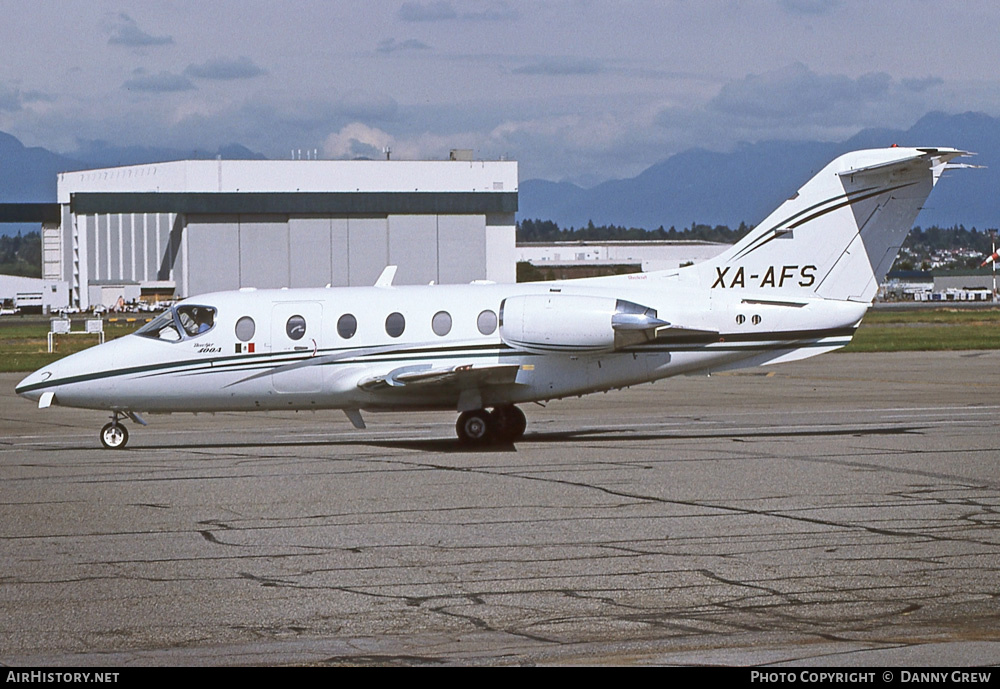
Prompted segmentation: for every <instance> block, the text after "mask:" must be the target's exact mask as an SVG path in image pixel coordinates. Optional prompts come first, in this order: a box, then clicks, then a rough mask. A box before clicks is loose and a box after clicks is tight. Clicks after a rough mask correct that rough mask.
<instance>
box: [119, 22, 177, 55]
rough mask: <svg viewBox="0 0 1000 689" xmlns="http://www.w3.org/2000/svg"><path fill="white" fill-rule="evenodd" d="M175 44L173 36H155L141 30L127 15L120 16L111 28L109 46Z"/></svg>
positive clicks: (134, 46) (137, 46)
mask: <svg viewBox="0 0 1000 689" xmlns="http://www.w3.org/2000/svg"><path fill="white" fill-rule="evenodd" d="M173 42H174V39H173V37H171V36H153V35H151V34H148V33H146V32H145V31H143V30H142V29H140V28H139V25H138V24H136V22H135V20H134V19H132V17H130V16H128V15H127V14H125V13H122V14H119V15H118V18H117V20H116V21H115V23H114V25H113V26H112V28H111V37H110V38H109V39H108V44H109V45H124V46H129V47H133V48H139V47H148V46H154V45H169V44H171V43H173Z"/></svg>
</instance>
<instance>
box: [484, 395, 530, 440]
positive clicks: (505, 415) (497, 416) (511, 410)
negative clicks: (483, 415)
mask: <svg viewBox="0 0 1000 689" xmlns="http://www.w3.org/2000/svg"><path fill="white" fill-rule="evenodd" d="M490 417H491V420H492V421H493V437H494V438H496V439H497V440H499V441H501V442H512V441H514V440H518V439H520V438H521V436H523V435H524V429H525V428H527V426H528V420H527V419H525V418H524V412H523V411H521V410H520V409H518V408H517V407H515V406H514V405H513V404H507V405H504V406H502V407H497V408H495V409H494V410H493V412H492V414H490Z"/></svg>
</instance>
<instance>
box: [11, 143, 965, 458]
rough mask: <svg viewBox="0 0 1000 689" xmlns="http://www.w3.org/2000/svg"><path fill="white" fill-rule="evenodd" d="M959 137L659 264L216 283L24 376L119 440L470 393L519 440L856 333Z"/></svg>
mask: <svg viewBox="0 0 1000 689" xmlns="http://www.w3.org/2000/svg"><path fill="white" fill-rule="evenodd" d="M963 155H968V154H967V153H965V152H963V151H959V150H956V149H951V148H897V147H893V148H886V149H877V150H867V151H856V152H854V153H848V154H846V155H843V156H840V157H839V158H837V159H836V160H834V161H833V162H832V163H830V164H829V165H827V166H826V167H825V168H823V170H822V171H820V172H819V174H817V175H816V176H815V177H813V178H812V179H811V180H809V181H808V182H807V183H806V184H805V186H803V187H802V188H801V189H799V191H798V192H797V193H796V194H795V195H793V196H792V197H791V198H790V199H788V200H787V201H785V202H784V203H783V204H781V206H780V207H779V208H778V209H777V210H776V211H774V212H773V213H772V214H771V215H769V216H768V217H767V218H766V219H765V220H764V221H763V222H762V223H760V224H759V225H757V226H756V228H755V229H754V230H752V231H751V232H750V233H749V234H748V235H747V236H746V237H744V238H743V239H742V240H741V241H740V242H738V243H737V244H735V245H734V246H733V247H731V248H730V249H728V250H726V251H724V252H723V253H722V254H720V255H719V256H717V257H716V258H713V259H711V260H708V261H705V262H703V263H700V264H697V265H693V266H687V267H683V268H678V269H676V270H665V271H659V272H651V273H638V274H631V275H621V276H613V277H601V278H588V279H580V280H564V281H558V282H544V283H521V284H471V285H427V286H392V276H393V273H394V272H395V269H394V268H392V267H389V268H387V269H386V271H385V272H384V273H383V274H382V277H381V278H379V280H378V282H377V283H376V284H375V285H374V286H372V287H339V288H329V287H328V288H319V289H282V290H252V289H242V290H239V291H233V292H219V293H214V294H206V295H203V296H198V297H192V298H190V299H185V300H183V301H181V302H179V303H178V304H177V305H175V306H174V307H172V308H171V309H169V310H168V311H166V312H164V313H163V314H161V315H160V316H158V317H157V318H156V319H154V320H153V321H151V322H150V323H148V324H146V325H145V326H144V327H142V328H141V329H139V330H138V331H136V332H135V333H134V334H132V335H128V336H126V337H122V338H119V339H117V340H114V341H112V342H108V343H106V344H103V345H99V346H96V347H93V348H91V349H87V350H85V351H82V352H79V353H77V354H73V355H72V356H68V357H66V358H64V359H61V360H59V361H56V362H55V363H53V364H50V365H48V366H46V367H44V368H42V369H40V370H39V371H36V372H35V373H32V374H31V375H29V376H28V377H27V378H25V379H24V380H23V381H21V383H20V384H19V385H18V386H17V393H18V394H19V395H22V396H24V397H27V398H29V399H31V400H34V401H37V402H38V406H39V407H41V408H44V407H49V406H52V405H62V406H67V407H84V408H89V409H102V410H105V411H108V412H110V413H111V421H110V423H108V424H107V425H106V426H104V428H103V429H102V430H101V433H100V439H101V442H102V443H103V444H104V446H105V447H109V448H121V447H124V446H125V444H126V443H127V441H128V432H127V430H126V428H125V425H124V423H123V421H124V419H126V418H128V419H131V420H132V421H135V422H138V423H141V424H143V425H145V424H144V422H143V420H142V419H141V417H140V416H139V414H141V413H145V412H150V413H156V412H212V411H234V410H235V411H262V410H288V409H296V410H298V409H340V410H343V411H344V412H345V413H346V414H347V417H348V419H350V421H351V423H352V424H353V425H354V426H355V427H357V428H364V421H363V419H362V415H361V412H362V410H433V409H439V410H446V409H447V410H453V411H457V412H458V413H459V416H458V423H457V432H458V437H459V438H460V439H461V440H462V441H463V442H466V443H472V444H475V443H487V442H511V441H514V440H517V439H518V438H520V437H521V436H522V435H523V433H524V431H525V417H524V414H523V412H521V411H520V409H518V407H517V406H516V405H518V404H523V403H528V402H541V401H545V400H551V399H558V398H562V397H567V396H570V395H582V394H586V393H591V392H599V391H605V390H610V389H616V388H623V387H626V386H631V385H636V384H638V383H647V382H651V381H654V380H658V379H661V378H667V377H669V376H674V375H678V374H690V373H698V372H712V371H720V370H726V369H734V368H742V367H749V366H758V365H763V364H776V363H780V362H785V361H794V360H796V359H803V358H806V357H810V356H815V355H817V354H821V353H823V352H829V351H831V350H834V349H837V348H839V347H843V346H844V345H846V344H847V343H848V342H850V340H851V337H852V336H853V335H854V332H855V330H856V329H857V327H858V325H859V323H860V322H861V318H862V317H863V316H864V314H865V311H866V310H867V309H868V308H869V307H870V306H871V304H872V300H873V299H874V297H875V294H876V292H877V290H878V286H879V283H880V282H881V281H882V280H883V278H884V277H885V275H886V273H887V272H888V271H889V268H890V266H891V265H892V263H893V261H894V260H895V258H896V254H897V252H898V251H899V247H900V245H901V244H902V242H903V239H904V237H905V236H906V234H907V232H908V231H909V229H910V228H911V227H912V226H913V222H914V220H915V219H916V217H917V214H918V213H919V211H920V208H921V206H922V205H923V203H924V201H925V199H926V198H927V196H928V194H930V192H931V189H932V188H933V187H934V185H935V184H936V183H937V181H938V179H939V178H940V177H941V174H942V173H943V172H944V171H945V170H947V169H949V168H955V167H969V166H967V165H962V164H956V163H951V162H950V161H952V160H953V159H955V158H957V157H959V156H963Z"/></svg>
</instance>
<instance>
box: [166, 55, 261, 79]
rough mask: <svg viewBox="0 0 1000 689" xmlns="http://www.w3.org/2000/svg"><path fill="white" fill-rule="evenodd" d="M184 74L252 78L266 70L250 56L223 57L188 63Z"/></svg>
mask: <svg viewBox="0 0 1000 689" xmlns="http://www.w3.org/2000/svg"><path fill="white" fill-rule="evenodd" d="M184 74H186V75H187V76H189V77H195V78H198V79H222V80H232V79H252V78H253V77H259V76H263V75H265V74H267V72H266V71H265V70H264V69H262V68H261V67H258V66H257V65H256V64H254V61H253V60H251V59H250V58H248V57H246V56H244V57H238V58H236V59H228V58H224V57H220V58H213V59H211V60H207V61H205V62H202V63H201V64H198V65H188V66H187V68H186V69H185V70H184Z"/></svg>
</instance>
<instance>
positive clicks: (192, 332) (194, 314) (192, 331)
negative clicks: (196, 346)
mask: <svg viewBox="0 0 1000 689" xmlns="http://www.w3.org/2000/svg"><path fill="white" fill-rule="evenodd" d="M174 310H175V311H176V312H177V320H178V321H180V324H181V327H182V328H184V332H185V333H187V335H188V336H189V337H197V336H198V335H201V334H202V333H207V332H208V331H209V330H211V329H212V328H213V327H215V309H213V308H212V307H210V306H193V305H191V304H185V305H184V306H178V307H177V308H176V309H174Z"/></svg>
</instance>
